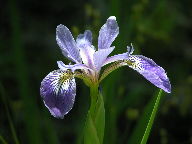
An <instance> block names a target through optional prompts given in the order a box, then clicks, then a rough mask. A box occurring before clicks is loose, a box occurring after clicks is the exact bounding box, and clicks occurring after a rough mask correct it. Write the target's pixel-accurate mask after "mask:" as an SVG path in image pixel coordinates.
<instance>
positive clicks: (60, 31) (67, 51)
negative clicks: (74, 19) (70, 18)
mask: <svg viewBox="0 0 192 144" xmlns="http://www.w3.org/2000/svg"><path fill="white" fill-rule="evenodd" d="M56 40H57V44H58V45H59V47H60V48H61V51H62V53H63V55H64V56H66V57H67V58H69V59H70V60H72V61H73V62H75V63H81V58H80V54H79V49H78V47H77V45H76V42H75V40H74V39H73V36H72V34H71V32H70V31H69V29H68V28H67V27H66V26H64V25H61V24H60V25H58V26H57V29H56Z"/></svg>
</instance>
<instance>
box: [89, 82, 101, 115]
mask: <svg viewBox="0 0 192 144" xmlns="http://www.w3.org/2000/svg"><path fill="white" fill-rule="evenodd" d="M98 93H99V91H98V85H97V84H95V85H92V86H91V87H90V96H91V105H90V109H89V112H90V113H91V115H92V116H93V115H94V109H95V106H96V104H97V99H98Z"/></svg>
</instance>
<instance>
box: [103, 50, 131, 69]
mask: <svg viewBox="0 0 192 144" xmlns="http://www.w3.org/2000/svg"><path fill="white" fill-rule="evenodd" d="M128 58H129V55H128V53H122V54H118V55H114V56H111V57H108V58H107V59H106V60H105V61H104V63H103V65H102V66H104V65H107V64H109V63H112V62H116V61H119V60H126V59H128Z"/></svg>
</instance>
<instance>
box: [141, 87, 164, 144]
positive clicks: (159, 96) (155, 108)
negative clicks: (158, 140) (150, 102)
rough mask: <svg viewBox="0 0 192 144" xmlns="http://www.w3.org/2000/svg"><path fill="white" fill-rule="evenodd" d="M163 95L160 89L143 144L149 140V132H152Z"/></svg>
mask: <svg viewBox="0 0 192 144" xmlns="http://www.w3.org/2000/svg"><path fill="white" fill-rule="evenodd" d="M161 96H162V90H161V89H160V91H159V94H158V95H157V99H156V101H155V105H154V107H153V110H152V113H151V115H150V118H149V122H148V124H147V127H146V129H145V133H144V135H143V137H142V140H141V144H146V143H147V140H148V138H149V134H150V131H151V128H152V126H153V122H154V119H155V116H156V113H157V110H158V107H159V104H160V100H161Z"/></svg>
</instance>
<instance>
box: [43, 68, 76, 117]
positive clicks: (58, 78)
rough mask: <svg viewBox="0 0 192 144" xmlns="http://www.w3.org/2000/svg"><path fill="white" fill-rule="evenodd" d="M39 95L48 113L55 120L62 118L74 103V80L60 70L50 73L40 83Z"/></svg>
mask: <svg viewBox="0 0 192 144" xmlns="http://www.w3.org/2000/svg"><path fill="white" fill-rule="evenodd" d="M40 94H41V97H42V99H43V101H44V104H45V106H46V107H47V108H48V109H49V111H50V113H51V114H52V115H53V116H54V117H56V118H63V117H64V115H66V114H67V113H68V112H69V111H70V110H71V109H72V107H73V104H74V101H75V95H76V83H75V79H74V78H73V77H71V75H70V74H68V73H67V72H63V71H62V70H55V71H52V72H50V73H49V74H48V75H47V76H46V77H45V78H44V79H43V81H42V82H41V87H40Z"/></svg>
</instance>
